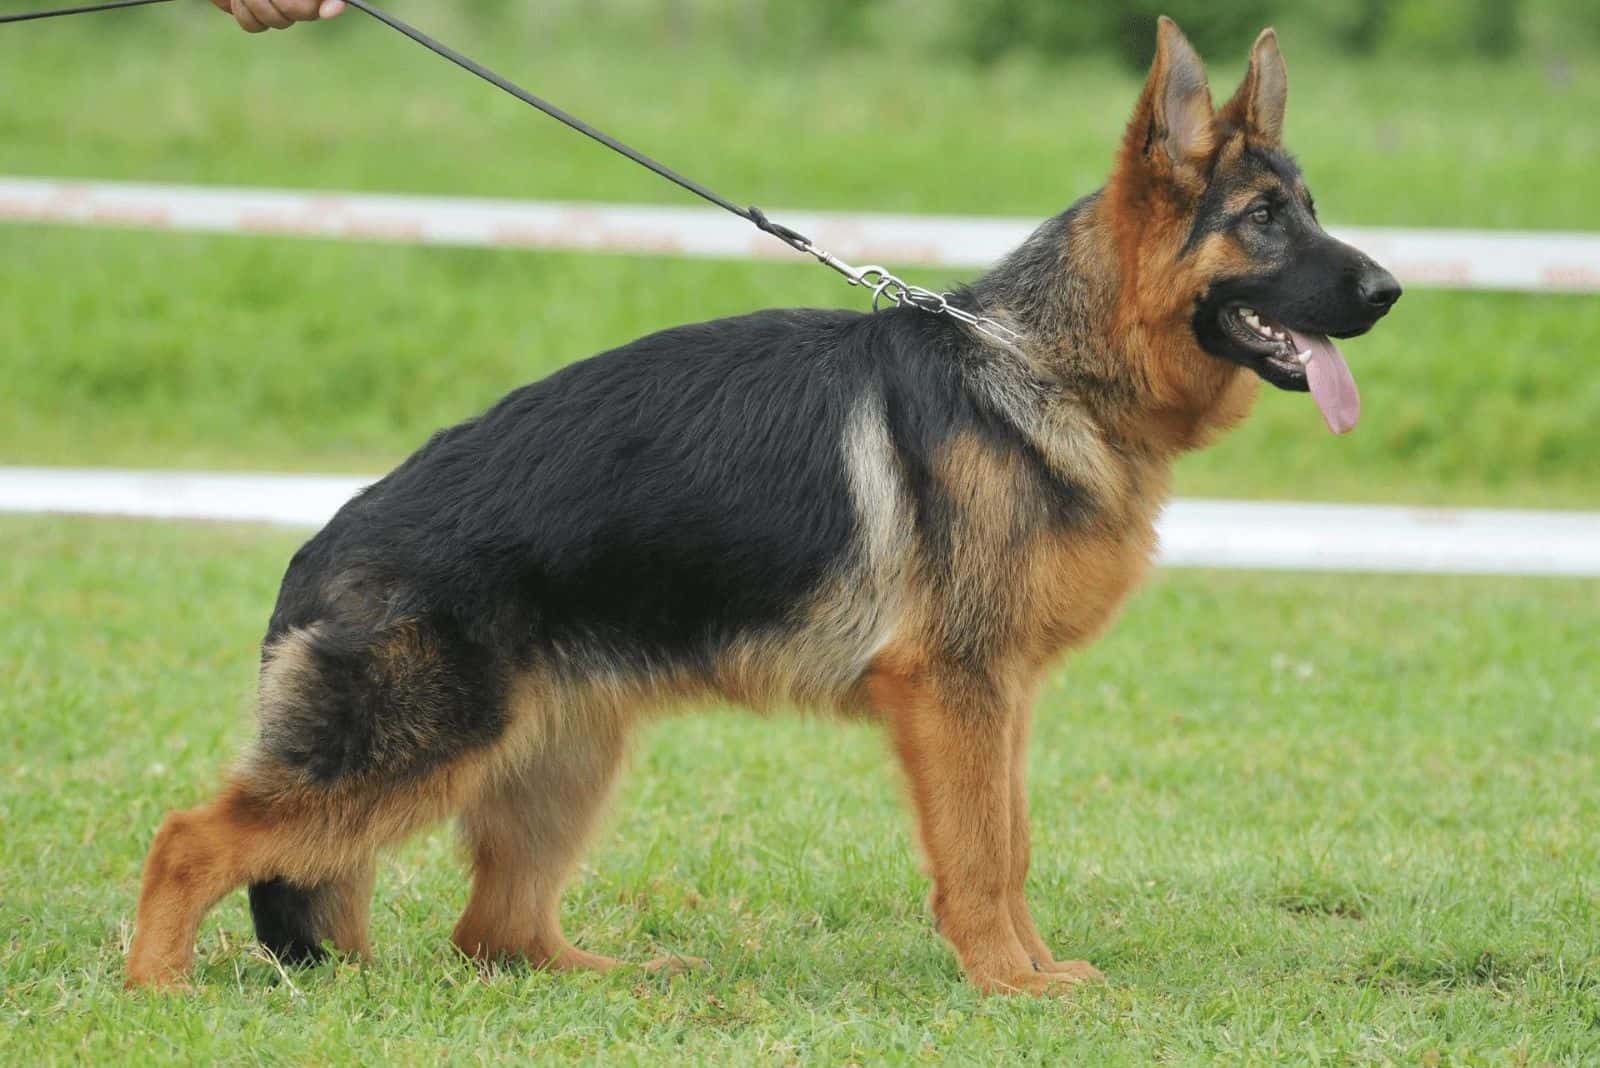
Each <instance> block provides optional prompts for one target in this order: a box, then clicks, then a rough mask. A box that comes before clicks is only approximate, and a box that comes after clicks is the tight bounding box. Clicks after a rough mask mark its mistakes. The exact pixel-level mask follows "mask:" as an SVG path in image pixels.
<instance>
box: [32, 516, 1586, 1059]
mask: <svg viewBox="0 0 1600 1068" xmlns="http://www.w3.org/2000/svg"><path fill="white" fill-rule="evenodd" d="M295 544H296V538H295V537H294V536H292V535H291V534H287V533H283V532H271V531H261V530H254V529H247V528H233V527H207V526H178V525H165V524H132V523H115V522H92V521H83V520H48V519H8V520H5V521H3V522H0V555H3V558H4V559H5V560H6V561H7V565H8V566H7V569H6V576H5V580H4V583H3V585H0V612H3V614H4V618H5V619H7V620H8V625H7V626H6V627H4V628H3V629H0V658H3V662H4V663H5V664H7V665H8V667H7V675H8V678H7V682H6V685H5V686H4V687H3V688H0V753H3V754H4V759H3V762H0V820H3V825H4V827H5V834H4V835H0V984H3V988H4V994H3V1000H0V1061H4V1063H8V1064H38V1063H53V1062H56V1061H65V1060H86V1061H93V1062H100V1063H103V1062H106V1061H110V1060H117V1061H123V1062H130V1063H131V1062H146V1061H148V1060H150V1059H158V1060H169V1059H170V1060H188V1061H195V1062H212V1061H220V1062H226V1063H239V1062H259V1063H292V1064H312V1063H328V1062H332V1063H374V1064H376V1063H408V1064H430V1063H438V1062H444V1061H450V1062H465V1063H472V1062H483V1061H492V1060H500V1059H511V1058H527V1057H550V1058H555V1057H558V1056H560V1057H566V1056H577V1057H582V1058H585V1059H587V1060H590V1061H594V1062H597V1063H606V1064H626V1063H661V1062H662V1061H681V1060H687V1061H720V1062H726V1063H740V1064H748V1063H752V1062H753V1061H756V1060H758V1059H760V1060H772V1061H776V1062H778V1063H789V1062H810V1063H844V1062H851V1061H853V1062H856V1063H878V1062H883V1061H903V1062H935V1061H940V1060H949V1061H953V1062H975V1063H1011V1062H1013V1061H1019V1062H1031V1063H1044V1064H1052V1063H1053V1064H1071V1063H1079V1064H1098V1063H1151V1062H1156V1061H1161V1062H1166V1063H1186V1062H1192V1061H1203V1060H1210V1059H1216V1060H1220V1061H1224V1062H1228V1063H1264V1062H1272V1061H1282V1060H1287V1059H1293V1060H1303V1061H1311V1062H1317V1061H1320V1062H1323V1063H1348V1062H1351V1061H1363V1062H1394V1063H1402V1064H1417V1063H1460V1064H1500V1063H1533V1064H1537V1063H1546V1062H1567V1063H1593V1059H1594V1058H1595V1057H1596V1056H1600V945H1597V941H1596V932H1597V930H1600V837H1597V835H1596V834H1595V827H1596V826H1597V823H1600V680H1597V677H1596V674H1595V672H1594V670H1593V654H1594V635H1595V633H1596V631H1597V628H1600V583H1595V582H1560V581H1549V580H1540V581H1535V580H1488V579H1472V580H1467V579H1438V578H1434V579H1416V578H1395V577H1387V578H1374V577H1359V576H1316V577H1296V576H1263V575H1243V574H1224V573H1203V572H1181V573H1180V572H1173V573H1168V574H1165V575H1163V576H1161V577H1160V578H1159V579H1158V580H1157V581H1156V582H1155V583H1154V585H1153V587H1152V588H1151V589H1149V590H1148V591H1147V592H1146V593H1145V594H1144V595H1143V596H1141V597H1140V598H1138V599H1137V600H1136V601H1135V602H1134V604H1133V606H1132V608H1131V610H1130V611H1129V613H1128V614H1127V617H1126V619H1125V620H1124V621H1123V622H1122V624H1121V625H1120V626H1119V627H1118V628H1117V629H1116V630H1115V632H1114V633H1113V634H1112V635H1111V636H1110V637H1109V638H1108V639H1107V640H1105V641H1104V642H1102V643H1101V644H1099V645H1098V646H1096V647H1094V648H1093V649H1091V650H1089V651H1088V652H1087V653H1086V654H1084V655H1082V656H1080V657H1079V658H1077V659H1076V660H1074V661H1073V662H1072V663H1071V664H1070V665H1069V666H1067V667H1065V668H1063V669H1062V670H1061V671H1060V672H1059V673H1058V674H1057V675H1056V676H1055V677H1054V678H1053V679H1052V682H1051V685H1050V687H1049V689H1048V692H1047V693H1046V694H1045V696H1044V699H1043V701H1042V703H1041V706H1040V709H1039V715H1038V719H1037V730H1036V738H1035V743H1034V746H1033V756H1032V783H1033V807H1034V826H1035V844H1036V853H1037V857H1038V860H1037V863H1036V867H1035V873H1034V877H1033V880H1032V887H1031V889H1032V899H1033V902H1034V907H1035V910H1036V912H1037V914H1038V916H1039V921H1040V925H1041V927H1042V929H1043V930H1044V931H1045V932H1046V934H1047V937H1048V938H1049V940H1050V941H1051V942H1052V943H1053V944H1054V945H1055V946H1056V947H1058V949H1059V950H1060V951H1062V952H1070V953H1071V954H1073V955H1083V956H1087V957H1089V958H1091V959H1093V960H1095V961H1096V962H1097V963H1098V964H1100V966H1101V967H1102V968H1104V970H1105V971H1106V972H1107V973H1108V975H1109V976H1110V982H1109V983H1108V984H1107V985H1105V986H1104V987H1097V988H1091V989H1085V990H1084V991H1082V992H1081V993H1080V994H1078V995H1076V996H1074V997H1072V998H1068V999H1063V1000H1042V1001H1034V1000H1030V999H1021V1000H1018V999H1001V998H988V999H985V998H981V997H979V996H978V995H976V994H975V993H974V992H973V991H972V990H971V988H969V987H968V986H966V985H965V984H964V983H963V982H962V980H961V978H960V974H959V972H958V970H957V969H956V967H955V964H954V961H953V960H952V958H951V956H950V954H949V953H948V952H947V951H946V949H945V948H944V946H943V945H942V943H941V942H940V941H939V940H938V938H937V936H936V935H935V934H934V933H933V931H932V929H931V926H930V923H929V919H928V916H927V914H926V911H925V909H924V904H923V902H924V897H925V893H926V885H925V882H924V880H923V878H922V877H921V875H920V874H919V873H918V867H917V863H916V860H915V857H914V854H913V849H912V843H911V840H910V835H909V832H908V830H907V820H906V818H905V814H904V806H903V805H902V804H901V802H900V798H899V787H898V785H897V780H896V774H895V772H894V769H893V762H892V759H891V757H890V755H889V753H888V751H887V747H886V746H884V745H883V744H882V742H881V740H880V739H879V737H878V736H877V735H876V733H875V732H873V731H871V730H869V729H865V728H861V727H850V726H845V725H841V724H837V723H833V722H829V721H822V720H809V719H794V718H780V719H773V720H760V719H756V718H753V717H746V716H734V715H732V714H715V715H712V716H709V717H699V718H692V719H673V720H669V721H665V722H662V723H660V724H658V725H657V726H655V727H654V728H653V729H651V730H649V731H647V732H646V733H645V735H644V737H643V738H642V739H641V741H640V744H639V745H638V747H637V751H636V753H635V756H634V759H633V768H632V771H631V773H630V774H629V776H628V777H627V780H626V785H625V787H624V788H623V790H622V791H621V796H620V798H619V803H618V805H617V807H616V810H615V815H614V818H613V819H612V821H611V827H610V829H609V830H607V831H606V832H605V833H604V834H602V836H601V837H600V839H599V842H598V844H597V848H596V849H595V850H594V852H593V854H592V855H591V857H590V858H589V862H588V864H587V865H586V866H585V869H584V871H583V873H582V874H581V875H580V877H579V878H578V879H577V881H576V883H575V885H574V887H573V889H572V892H571V893H570V895H569V898H568V903H567V908H566V911H565V921H566V925H567V929H568V931H569V933H571V934H572V935H573V937H574V938H575V939H576V940H577V941H578V942H579V943H580V944H582V945H585V946H588V947H589V948H592V949H595V950H598V951H601V952H606V953H611V954H615V955H621V956H632V957H636V958H642V957H645V956H647V955H655V954H659V953H663V952H676V953H684V954H692V955H696V956H700V957H703V958H705V959H706V960H707V962H708V964H707V967H706V968H705V969H704V970H703V971H699V972H695V973H692V974H689V975H685V976H680V977H676V978H671V979H666V978H654V977H652V978H646V977H642V976H638V975H632V976H630V975H625V974H618V975H613V976H609V977H604V978H601V977H593V976H575V977H574V976H560V977H558V976H551V975H546V974H528V973H525V972H507V973H502V974H496V975H492V976H489V977H480V976H479V975H478V974H477V972H476V971H475V970H474V969H473V968H472V967H471V966H469V965H467V964H465V963H463V962H462V961H461V960H459V959H458V958H457V957H456V956H455V955H454V952H453V950H451V948H450V946H449V944H448V937H449V932H450V928H451V925H452V924H453V923H454V920H455V918H456V916H457V915H458V914H459V911H460V909H461V907H462V905H463V904H464V901H465V880H464V872H463V869H462V866H461V864H460V863H459V861H458V860H457V858H456V856H455V855H454V849H453V847H452V843H451V839H450V836H449V834H448V833H447V832H446V831H444V830H443V829H441V830H440V831H439V832H438V833H437V834H434V835H432V836H428V837H426V838H424V839H421V840H419V841H416V842H414V843H413V844H411V845H409V846H407V847H405V848H404V849H402V850H400V851H399V852H398V853H396V854H394V855H393V856H391V857H389V858H388V859H387V860H386V861H385V862H384V864H383V866H382V869H381V874H380V877H379V880H378V892H377V898H376V902H377V904H376V908H375V911H374V916H375V923H374V930H375V940H376V947H377V954H378V958H377V960H376V961H375V962H374V963H372V964H370V965H367V966H364V967H359V968H357V967H353V966H327V967H322V968H319V969H313V970H309V971H295V972H291V973H289V974H288V976H287V978H285V977H283V976H281V975H280V974H279V973H278V970H277V969H276V968H275V967H274V965H273V964H272V963H271V962H270V961H268V960H267V959H266V958H264V957H263V956H262V955H261V953H260V952H259V951H258V950H256V949H254V948H253V943H252V940H251V934H250V928H249V921H248V917H247V914H246V910H245V905H244V899H243V895H240V894H236V895H234V896H232V897H230V898H229V899H228V900H227V901H226V902H225V903H224V905H223V906H222V907H221V908H220V909H219V910H218V911H217V913H216V914H214V916H213V918H212V919H211V920H210V921H208V923H207V924H206V925H205V927H204V929H203V931H202V934H201V939H200V955H199V970H198V975H197V982H198V992H197V993H196V994H195V995H193V996H192V997H187V998H170V997H162V996H159V995H148V994H135V995H129V994H124V993H123V992H122V991H121V987H120V983H121V975H120V967H121V962H122V954H123V951H124V948H125V946H126V942H127V938H128V935H129V922H130V918H131V908H132V903H133V900H134V896H135V893H136V888H137V877H138V865H139V861H140V859H141V857H142V854H143V850H144V848H145V846H146V844H147V842H148V839H149V836H150V833H151V831H152V829H153V828H154V826H155V824H156V822H157V821H158V819H159V818H160V816H161V813H162V811H163V810H164V809H166V808H169V807H173V806H178V805H186V804H190V803H194V802H196V801H198V800H199V799H200V798H201V797H202V796H203V794H204V792H205V791H206V790H207V788H208V787H209V785H210V784H211V783H213V782H214V781H215V777H216V774H217V770H218V768H219V767H221V766H222V764H223V763H224V762H225V761H226V760H227V759H229V757H230V756H231V755H232V754H233V753H234V752H235V751H236V749H237V747H238V745H239V744H241V743H242V741H243V740H244V739H245V738H246V737H247V736H248V732H249V729H250V726H249V718H250V717H249V699H250V692H251V687H252V684H253V681H254V673H255V665H256V660H255V646H254V642H255V641H256V640H257V639H258V638H259V635H260V631H261V629H262V618H263V613H264V606H265V605H266V604H267V603H268V602H269V601H270V599H271V597H272V595H273V588H274V582H275V579H276V577H277V575H278V573H279V569H280V568H281V566H282V564H283V561H284V559H285V558H286V557H287V556H288V554H289V553H290V551H291V550H292V548H293V546H294V545H295ZM9 621H16V622H17V624H19V625H9ZM1430 1058H1431V1059H1430Z"/></svg>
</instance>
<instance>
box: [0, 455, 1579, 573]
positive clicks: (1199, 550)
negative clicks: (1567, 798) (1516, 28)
mask: <svg viewBox="0 0 1600 1068" xmlns="http://www.w3.org/2000/svg"><path fill="white" fill-rule="evenodd" d="M369 481H370V480H369V479H365V478H356V477H346V476H329V475H230V474H207V473H198V472H195V473H191V472H182V471H117V470H95V469H88V470H75V469H66V468H29V467H0V512H14V513H28V512H45V513H64V514H80V515H115V516H142V517H153V518H164V519H211V520H233V521H251V522H264V523H277V524H283V525H287V526H295V527H316V526H320V525H322V524H323V523H325V522H327V521H328V519H329V518H330V517H331V516H332V515H333V513H334V512H335V511H336V510H337V509H338V508H339V506H340V505H341V504H343V503H344V502H345V501H346V500H348V499H349V498H350V497H351V496H352V495H353V494H355V492H356V491H357V490H359V489H361V487H363V486H365V485H366V484H367V483H368V482H369ZM1161 546H1162V548H1161V563H1163V564H1166V565H1168V566H1173V567H1223V568H1263V569H1271V570H1289V571H1396V572H1401V571H1404V572H1434V573H1445V574H1463V575H1594V576H1600V512H1531V511H1501V510H1492V509H1483V508H1455V509H1444V508H1407V507H1390V506H1373V505H1351V504H1296V503H1277V502H1264V501H1263V502H1256V501H1211V500H1178V501H1174V502H1173V503H1172V504H1171V506H1170V507H1168V509H1167V511H1166V514H1165V515H1164V516H1162V519H1161Z"/></svg>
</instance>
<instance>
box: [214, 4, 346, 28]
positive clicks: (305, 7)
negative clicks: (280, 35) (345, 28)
mask: <svg viewBox="0 0 1600 1068" xmlns="http://www.w3.org/2000/svg"><path fill="white" fill-rule="evenodd" d="M211 3H212V4H213V5H215V6H216V7H218V8H220V9H222V10H223V11H226V12H227V13H228V14H230V15H232V16H233V17H234V19H235V20H236V21H237V22H238V23H239V25H240V26H241V27H243V28H244V31H245V32H246V33H260V32H261V31H262V30H287V29H288V28H289V27H290V26H293V25H294V24H295V23H297V22H316V21H317V20H318V19H331V18H334V17H335V16H337V15H340V14H342V13H343V12H344V0H211Z"/></svg>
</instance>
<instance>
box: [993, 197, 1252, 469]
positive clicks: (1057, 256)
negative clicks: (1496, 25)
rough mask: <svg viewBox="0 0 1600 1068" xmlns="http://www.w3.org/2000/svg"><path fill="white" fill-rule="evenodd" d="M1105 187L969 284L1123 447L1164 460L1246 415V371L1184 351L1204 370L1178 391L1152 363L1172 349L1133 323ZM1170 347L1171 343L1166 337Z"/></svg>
mask: <svg viewBox="0 0 1600 1068" xmlns="http://www.w3.org/2000/svg"><path fill="white" fill-rule="evenodd" d="M1104 212H1105V202H1104V194H1103V193H1094V194H1091V195H1090V196H1087V197H1084V198H1083V199H1082V200H1080V201H1078V202H1077V203H1076V204H1074V205H1073V206H1072V207H1071V208H1069V209H1067V210H1066V211H1065V212H1062V213H1061V214H1060V215H1057V216H1055V217H1054V218H1051V219H1047V220H1046V221H1045V222H1044V223H1042V224H1041V225H1040V226H1039V228H1038V229H1036V230H1035V231H1034V232H1033V234H1032V235H1030V236H1029V237H1028V239H1027V240H1026V241H1024V242H1023V243H1022V244H1021V245H1020V246H1019V247H1017V248H1016V249H1015V250H1013V251H1012V252H1011V253H1010V254H1009V255H1008V256H1006V257H1005V259H1003V260H1002V261H1001V262H1000V263H999V264H998V265H996V266H995V267H994V268H993V269H992V270H991V271H990V272H989V273H988V274H986V275H984V276H983V277H982V278H980V279H979V280H978V281H977V282H975V283H974V284H973V285H972V287H971V296H972V300H973V302H974V303H975V304H976V305H977V306H978V307H979V308H981V309H982V310H983V311H984V312H985V313H986V314H993V315H997V316H1001V317H1003V318H1004V319H1005V320H1006V321H1008V322H1010V323H1012V324H1013V325H1014V326H1016V327H1017V328H1019V329H1020V330H1021V331H1022V332H1023V333H1024V335H1025V336H1026V337H1027V339H1028V340H1027V342H1026V343H1025V345H1024V351H1025V354H1026V355H1027V356H1028V358H1029V360H1030V363H1032V364H1033V370H1034V372H1035V373H1037V374H1039V375H1040V376H1042V377H1044V378H1046V379H1048V380H1051V381H1053V382H1055V383H1058V384H1059V387H1060V389H1061V391H1062V393H1063V394H1064V395H1065V396H1066V397H1068V398H1073V399H1076V400H1078V401H1080V402H1081V403H1082V404H1083V406H1084V407H1085V408H1086V409H1087V410H1089V411H1092V412H1094V413H1095V415H1096V416H1097V418H1098V419H1099V420H1100V421H1101V422H1102V423H1103V424H1104V429H1105V430H1106V432H1107V433H1109V434H1111V435H1113V436H1115V437H1116V438H1118V439H1119V443H1120V444H1123V445H1124V446H1125V447H1127V448H1129V449H1132V450H1135V451H1139V452H1147V453H1150V454H1153V456H1155V457H1159V458H1162V459H1167V458H1171V457H1173V456H1176V455H1177V454H1178V453H1181V452H1185V451H1188V450H1190V449H1194V448H1198V447H1200V446H1202V445H1205V444H1207V443H1208V442H1209V441H1210V440H1212V439H1213V438H1214V437H1215V436H1216V434H1217V433H1219V432H1220V431H1222V430H1225V429H1227V428H1228V427H1230V426H1232V425H1234V424H1235V423H1237V422H1238V421H1239V420H1240V419H1242V418H1243V417H1244V415H1245V414H1247V413H1248V411H1249V408H1250V403H1251V401H1252V400H1253V399H1254V396H1255V393H1256V388H1257V384H1256V382H1255V379H1254V377H1253V376H1251V375H1249V373H1248V372H1245V371H1242V370H1241V369H1238V368H1235V367H1233V366H1231V365H1227V364H1224V363H1223V362H1222V361H1220V360H1215V359H1214V358H1213V357H1210V356H1208V355H1205V354H1204V353H1202V352H1200V351H1199V349H1198V345H1197V344H1195V343H1194V342H1193V341H1192V339H1191V338H1190V337H1189V336H1188V335H1187V333H1186V331H1185V333H1184V334H1183V335H1182V341H1181V343H1182V344H1184V345H1187V346H1193V347H1194V352H1193V353H1185V354H1184V355H1183V357H1180V358H1187V359H1191V360H1193V361H1194V363H1195V366H1196V367H1198V368H1199V369H1200V370H1201V371H1202V374H1200V375H1198V376H1194V380H1192V381H1188V382H1185V388H1183V389H1180V390H1176V391H1175V390H1174V389H1172V388H1171V384H1170V382H1169V381H1167V380H1166V379H1164V378H1160V377H1158V376H1155V375H1152V374H1151V369H1152V368H1156V367H1158V366H1159V364H1158V363H1157V362H1156V361H1158V360H1162V359H1170V358H1173V357H1172V354H1170V353H1166V352H1160V351H1157V346H1158V345H1159V344H1160V339H1158V338H1157V337H1156V336H1154V335H1153V333H1152V331H1151V330H1150V329H1149V328H1148V326H1147V325H1146V324H1143V323H1140V322H1138V321H1137V320H1136V319H1135V320H1133V321H1130V316H1129V314H1128V312H1129V309H1128V306H1127V303H1126V302H1124V301H1123V300H1122V296H1123V290H1124V285H1125V281H1124V279H1123V277H1122V272H1123V270H1124V265H1123V262H1122V260H1123V257H1122V256H1121V254H1120V250H1119V249H1118V247H1117V237H1116V235H1115V233H1114V232H1113V230H1112V228H1111V227H1110V226H1109V225H1107V223H1106V220H1105V219H1104V217H1103V215H1104ZM1169 343H1170V341H1169Z"/></svg>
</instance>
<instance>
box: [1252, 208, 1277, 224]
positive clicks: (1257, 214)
mask: <svg viewBox="0 0 1600 1068" xmlns="http://www.w3.org/2000/svg"><path fill="white" fill-rule="evenodd" d="M1250 221H1251V222H1253V223H1255V224H1256V225H1257V226H1265V225H1267V223H1269V222H1271V221H1272V209H1271V208H1269V207H1267V206H1266V205H1264V204H1263V205H1262V206H1261V207H1259V208H1251V209H1250Z"/></svg>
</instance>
